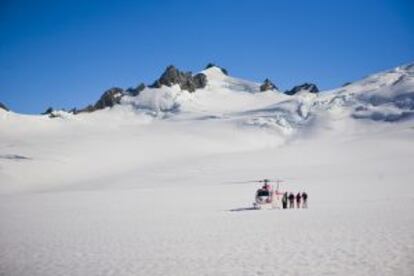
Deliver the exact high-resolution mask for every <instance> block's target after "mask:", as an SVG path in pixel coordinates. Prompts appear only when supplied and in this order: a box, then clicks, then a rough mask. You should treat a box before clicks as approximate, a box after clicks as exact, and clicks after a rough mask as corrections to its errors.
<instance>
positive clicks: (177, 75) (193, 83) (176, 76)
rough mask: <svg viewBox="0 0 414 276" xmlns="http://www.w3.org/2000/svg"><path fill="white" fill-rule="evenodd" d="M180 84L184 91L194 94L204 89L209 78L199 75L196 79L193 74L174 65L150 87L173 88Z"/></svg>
mask: <svg viewBox="0 0 414 276" xmlns="http://www.w3.org/2000/svg"><path fill="white" fill-rule="evenodd" d="M176 84H178V85H179V86H180V88H181V89H182V90H187V91H189V92H194V91H195V90H196V89H199V88H204V87H205V86H206V84H207V77H206V76H205V75H204V74H201V73H200V74H197V75H195V76H194V77H193V76H192V74H191V72H181V71H180V70H178V69H177V68H175V67H174V66H173V65H170V66H168V67H167V69H165V71H164V73H163V74H162V75H161V77H160V78H159V79H158V80H156V81H155V82H154V83H153V84H152V85H151V86H150V87H152V88H160V87H161V86H162V85H165V86H169V87H171V86H173V85H176Z"/></svg>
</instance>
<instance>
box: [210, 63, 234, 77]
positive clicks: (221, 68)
mask: <svg viewBox="0 0 414 276" xmlns="http://www.w3.org/2000/svg"><path fill="white" fill-rule="evenodd" d="M213 67H217V68H219V69H220V70H221V72H222V73H223V74H224V75H226V76H228V75H229V72H228V71H227V69H225V68H223V67H220V66H218V65H215V64H214V63H209V64H207V66H206V68H205V70H206V69H210V68H213Z"/></svg>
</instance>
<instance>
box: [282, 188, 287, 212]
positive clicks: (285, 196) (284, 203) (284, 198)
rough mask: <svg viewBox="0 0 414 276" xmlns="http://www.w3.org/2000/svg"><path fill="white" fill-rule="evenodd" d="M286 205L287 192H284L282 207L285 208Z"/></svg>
mask: <svg viewBox="0 0 414 276" xmlns="http://www.w3.org/2000/svg"><path fill="white" fill-rule="evenodd" d="M287 205H288V193H287V192H286V193H284V194H283V197H282V207H283V209H286V208H287Z"/></svg>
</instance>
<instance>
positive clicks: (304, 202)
mask: <svg viewBox="0 0 414 276" xmlns="http://www.w3.org/2000/svg"><path fill="white" fill-rule="evenodd" d="M302 201H303V203H302V208H308V194H307V193H305V192H303V193H302Z"/></svg>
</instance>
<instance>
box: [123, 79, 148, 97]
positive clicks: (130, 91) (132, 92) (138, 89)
mask: <svg viewBox="0 0 414 276" xmlns="http://www.w3.org/2000/svg"><path fill="white" fill-rule="evenodd" d="M145 88H146V86H145V84H144V83H142V82H141V83H140V84H139V85H138V86H137V87H135V88H132V87H131V88H128V89H127V90H126V92H127V93H128V95H130V96H133V97H135V96H138V95H139V93H141V91H142V90H144V89H145Z"/></svg>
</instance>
